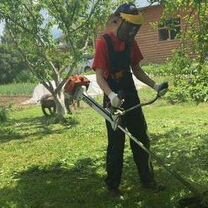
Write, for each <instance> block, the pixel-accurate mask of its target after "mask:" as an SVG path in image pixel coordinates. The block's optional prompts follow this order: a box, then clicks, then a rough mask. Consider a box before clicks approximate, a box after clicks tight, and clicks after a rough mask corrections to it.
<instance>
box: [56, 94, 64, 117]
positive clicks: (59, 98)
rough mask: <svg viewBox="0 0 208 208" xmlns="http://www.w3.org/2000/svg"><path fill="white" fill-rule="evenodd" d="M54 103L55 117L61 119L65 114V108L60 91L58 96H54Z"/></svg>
mask: <svg viewBox="0 0 208 208" xmlns="http://www.w3.org/2000/svg"><path fill="white" fill-rule="evenodd" d="M55 104H56V114H57V117H58V118H60V119H61V120H62V119H64V116H65V115H66V114H67V110H66V107H65V103H64V93H63V92H60V96H59V95H57V96H56V97H55Z"/></svg>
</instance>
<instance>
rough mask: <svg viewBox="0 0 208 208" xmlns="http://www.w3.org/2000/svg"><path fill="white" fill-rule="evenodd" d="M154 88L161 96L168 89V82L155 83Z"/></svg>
mask: <svg viewBox="0 0 208 208" xmlns="http://www.w3.org/2000/svg"><path fill="white" fill-rule="evenodd" d="M153 88H154V90H155V91H156V92H157V93H158V95H159V96H163V95H165V94H166V92H167V91H168V82H163V83H162V84H155V85H154V87H153Z"/></svg>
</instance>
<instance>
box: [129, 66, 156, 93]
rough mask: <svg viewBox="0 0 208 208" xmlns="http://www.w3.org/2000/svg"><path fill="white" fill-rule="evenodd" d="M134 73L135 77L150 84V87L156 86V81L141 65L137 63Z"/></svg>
mask: <svg viewBox="0 0 208 208" xmlns="http://www.w3.org/2000/svg"><path fill="white" fill-rule="evenodd" d="M132 71H133V74H134V75H135V77H136V78H137V79H138V80H140V81H141V82H143V83H144V84H146V85H148V86H149V87H151V88H153V89H154V87H155V84H156V83H155V81H154V80H152V79H151V78H150V77H149V76H148V75H147V74H146V73H145V72H144V71H143V69H142V68H141V66H140V65H139V64H137V66H136V67H134V68H133V70H132Z"/></svg>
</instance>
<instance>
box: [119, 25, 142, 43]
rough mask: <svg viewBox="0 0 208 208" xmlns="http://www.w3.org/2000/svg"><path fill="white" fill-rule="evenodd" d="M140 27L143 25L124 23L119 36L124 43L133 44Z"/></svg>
mask: <svg viewBox="0 0 208 208" xmlns="http://www.w3.org/2000/svg"><path fill="white" fill-rule="evenodd" d="M140 27H141V25H136V24H133V23H129V22H126V21H122V23H121V24H120V26H119V28H118V30H117V36H118V38H119V39H120V40H122V41H125V42H132V41H133V40H134V38H135V36H136V34H137V32H138V31H139V28H140Z"/></svg>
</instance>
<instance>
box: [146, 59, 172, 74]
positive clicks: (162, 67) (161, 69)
mask: <svg viewBox="0 0 208 208" xmlns="http://www.w3.org/2000/svg"><path fill="white" fill-rule="evenodd" d="M143 68H144V70H145V72H146V73H148V74H150V75H153V76H163V77H166V76H170V75H172V67H171V63H169V62H168V63H166V64H149V65H146V66H144V67H143Z"/></svg>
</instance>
